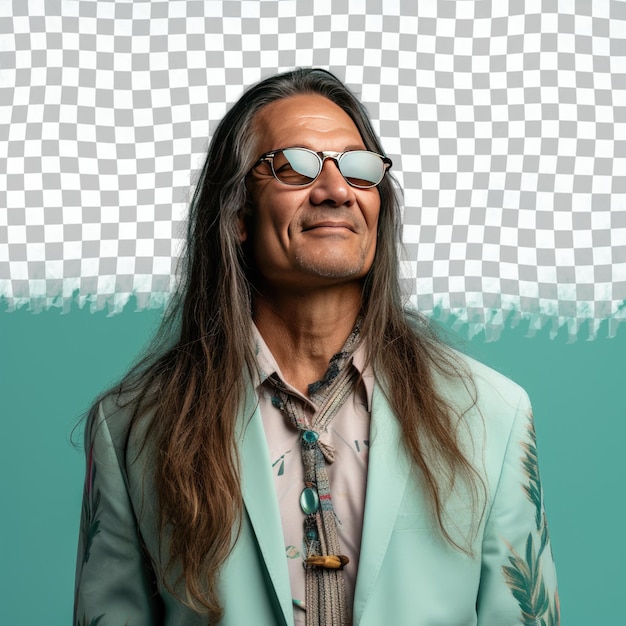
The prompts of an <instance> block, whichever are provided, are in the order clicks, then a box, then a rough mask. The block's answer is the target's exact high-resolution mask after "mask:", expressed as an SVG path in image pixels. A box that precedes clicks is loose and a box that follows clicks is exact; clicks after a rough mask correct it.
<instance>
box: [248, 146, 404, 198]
mask: <svg viewBox="0 0 626 626" xmlns="http://www.w3.org/2000/svg"><path fill="white" fill-rule="evenodd" d="M285 150H302V151H304V152H309V153H310V154H313V155H315V156H316V157H317V159H318V161H319V169H318V172H317V174H316V176H315V177H314V178H312V179H311V180H310V181H309V182H306V183H288V182H286V181H284V180H281V179H280V178H279V177H278V175H277V174H276V170H275V169H274V158H275V157H276V155H278V154H279V153H280V152H284V151H285ZM354 152H367V153H368V154H373V155H375V156H377V157H378V158H379V159H380V160H381V162H382V165H383V167H382V173H381V175H380V179H379V180H378V181H376V182H375V183H371V184H368V185H357V184H356V183H354V182H352V181H351V180H350V179H349V178H348V177H346V176H345V175H344V173H343V172H342V171H341V159H342V158H343V157H344V155H346V154H350V153H354ZM326 159H332V160H333V161H334V162H335V163H336V164H337V169H338V170H339V172H340V173H341V175H342V176H343V177H344V179H345V181H346V182H347V183H348V184H349V185H350V186H351V187H356V188H357V189H371V188H372V187H376V186H377V185H379V184H380V183H381V181H382V180H383V178H384V177H385V174H386V173H387V170H388V169H389V168H390V167H391V166H392V165H393V163H392V162H391V159H390V158H389V157H386V156H383V155H382V154H378V153H377V152H373V151H371V150H345V151H344V152H333V151H331V150H324V151H319V152H316V151H315V150H309V148H303V147H301V146H293V147H289V148H281V149H280V150H272V151H270V152H266V153H265V154H262V155H261V156H260V157H259V160H258V161H257V162H256V163H255V165H254V167H258V166H259V165H260V164H261V163H269V165H270V170H271V171H272V176H273V177H274V178H275V179H276V180H277V181H278V182H279V183H281V184H283V185H289V186H290V187H307V186H308V185H312V184H313V183H314V182H315V181H316V180H317V179H318V178H319V176H320V174H321V173H322V169H323V168H324V161H325V160H326ZM254 167H253V168H252V169H254Z"/></svg>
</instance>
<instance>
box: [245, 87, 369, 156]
mask: <svg viewBox="0 0 626 626" xmlns="http://www.w3.org/2000/svg"><path fill="white" fill-rule="evenodd" d="M254 122H255V131H256V134H257V137H258V140H259V144H262V147H263V151H267V150H273V149H277V148H284V147H287V146H295V145H302V146H303V147H311V148H314V149H323V148H327V149H330V146H314V145H307V141H306V139H307V137H310V138H311V140H313V141H315V142H316V141H319V140H322V141H323V140H326V138H328V139H329V140H330V139H333V140H337V141H342V140H343V141H345V142H346V143H345V145H342V146H340V148H341V149H346V148H347V147H348V146H354V147H362V146H363V140H362V138H361V135H360V133H359V130H358V129H357V126H356V124H355V123H354V121H353V120H352V118H351V117H350V116H349V115H348V114H347V113H346V112H345V111H344V110H343V109H342V108H341V107H340V106H338V105H337V104H335V103H334V102H332V101H331V100H329V99H328V98H326V97H324V96H322V95H320V94H299V95H295V96H289V97H287V98H282V99H280V100H275V101H273V102H271V103H269V104H267V105H266V106H265V107H263V108H262V109H261V110H260V111H259V112H258V114H257V115H256V118H255V121H254ZM283 144H284V145H283Z"/></svg>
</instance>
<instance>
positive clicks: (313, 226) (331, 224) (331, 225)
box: [302, 220, 356, 232]
mask: <svg viewBox="0 0 626 626" xmlns="http://www.w3.org/2000/svg"><path fill="white" fill-rule="evenodd" d="M318 228H336V229H340V228H342V229H347V230H350V231H352V232H356V229H355V228H354V224H351V223H350V222H334V221H331V220H325V221H323V222H315V223H313V224H305V225H304V227H303V228H302V231H303V232H306V231H309V230H316V229H318Z"/></svg>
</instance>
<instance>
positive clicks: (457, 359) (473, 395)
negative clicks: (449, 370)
mask: <svg viewBox="0 0 626 626" xmlns="http://www.w3.org/2000/svg"><path fill="white" fill-rule="evenodd" d="M446 350H447V352H448V354H449V355H450V357H451V360H452V362H453V363H454V364H455V369H456V370H457V373H456V374H455V375H454V376H450V375H447V376H443V375H441V374H435V379H436V384H437V387H438V389H439V392H440V393H441V395H442V396H443V397H444V399H445V400H446V401H448V402H453V403H454V404H457V406H458V405H461V406H459V408H462V405H463V404H464V403H467V402H469V403H470V404H475V405H476V407H477V408H478V410H479V411H480V412H481V413H483V414H484V413H487V414H488V413H492V412H494V411H495V412H497V413H498V414H503V413H508V412H515V411H516V410H517V409H518V408H519V407H520V405H524V406H530V402H529V400H528V395H527V393H526V391H525V390H524V389H523V388H522V387H521V386H520V385H519V384H517V383H516V382H514V381H513V380H511V379H510V378H508V377H507V376H505V375H504V374H502V373H500V372H498V371H496V370H495V369H493V368H491V367H489V366H488V365H485V364H484V363H481V362H480V361H478V360H476V359H475V358H473V357H470V356H468V355H467V354H464V353H462V352H460V351H458V350H454V349H452V348H447V349H446Z"/></svg>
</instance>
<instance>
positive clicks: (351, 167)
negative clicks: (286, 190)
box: [254, 148, 391, 189]
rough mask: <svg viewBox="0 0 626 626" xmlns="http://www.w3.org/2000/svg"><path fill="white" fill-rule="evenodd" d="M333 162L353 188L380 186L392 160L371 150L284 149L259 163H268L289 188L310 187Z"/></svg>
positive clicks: (260, 160)
mask: <svg viewBox="0 0 626 626" xmlns="http://www.w3.org/2000/svg"><path fill="white" fill-rule="evenodd" d="M326 159H332V160H333V161H334V162H335V163H336V164H337V167H338V168H339V171H340V172H341V175H342V176H343V177H344V178H345V179H346V182H347V183H348V184H349V185H351V186H352V187H358V188H359V189H369V188H370V187H376V185H378V183H380V181H381V180H382V179H383V177H384V176H385V172H386V171H387V170H388V169H389V168H390V167H391V159H389V158H387V157H385V156H382V155H380V154H376V152H370V151H369V150H348V151H346V152H328V151H327V152H314V151H313V150H309V149H308V148H284V149H283V150H273V151H272V152H266V153H265V154H264V155H262V156H261V157H260V158H259V160H258V161H257V163H256V165H255V166H254V167H257V165H259V164H260V163H263V162H265V161H266V162H268V163H269V164H270V168H271V169H272V174H273V175H274V178H275V179H276V180H278V181H279V182H281V183H284V184H285V185H293V186H294V187H304V186H306V185H310V184H311V183H312V182H313V181H314V180H316V179H317V177H318V176H319V175H320V174H321V172H322V167H323V166H324V161H325V160H326Z"/></svg>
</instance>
